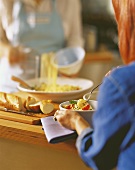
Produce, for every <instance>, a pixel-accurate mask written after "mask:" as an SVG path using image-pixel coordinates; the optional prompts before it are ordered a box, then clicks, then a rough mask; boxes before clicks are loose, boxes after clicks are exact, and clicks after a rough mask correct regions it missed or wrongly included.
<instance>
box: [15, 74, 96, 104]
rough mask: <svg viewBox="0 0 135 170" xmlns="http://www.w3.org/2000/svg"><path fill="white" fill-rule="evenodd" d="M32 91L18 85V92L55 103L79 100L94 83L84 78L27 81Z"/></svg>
mask: <svg viewBox="0 0 135 170" xmlns="http://www.w3.org/2000/svg"><path fill="white" fill-rule="evenodd" d="M26 82H27V83H28V84H29V85H30V86H32V89H28V88H26V87H24V86H22V85H20V84H19V85H18V86H17V88H18V90H20V91H22V92H26V93H28V94H29V95H31V96H33V97H36V98H37V99H39V100H43V99H50V100H52V101H53V102H58V103H59V102H63V101H67V100H73V99H79V98H81V97H82V96H83V95H84V94H85V93H87V92H89V91H90V88H91V87H92V86H93V81H91V80H88V79H84V78H66V77H57V79H56V80H55V81H54V79H53V80H51V79H49V80H48V79H45V78H36V79H30V80H27V81H26Z"/></svg>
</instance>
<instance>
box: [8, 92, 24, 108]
mask: <svg viewBox="0 0 135 170" xmlns="http://www.w3.org/2000/svg"><path fill="white" fill-rule="evenodd" d="M6 100H7V108H8V109H11V110H16V111H22V110H24V107H23V102H22V99H21V97H19V96H16V95H13V94H8V93H7V94H6Z"/></svg>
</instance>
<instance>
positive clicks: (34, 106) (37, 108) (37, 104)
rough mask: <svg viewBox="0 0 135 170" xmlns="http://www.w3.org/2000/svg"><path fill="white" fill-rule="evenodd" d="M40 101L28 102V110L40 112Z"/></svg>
mask: <svg viewBox="0 0 135 170" xmlns="http://www.w3.org/2000/svg"><path fill="white" fill-rule="evenodd" d="M40 103H41V102H40V101H38V102H35V103H33V104H30V105H29V108H30V110H31V111H33V112H41V110H40Z"/></svg>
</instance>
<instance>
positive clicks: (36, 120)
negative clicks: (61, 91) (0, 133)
mask: <svg viewBox="0 0 135 170" xmlns="http://www.w3.org/2000/svg"><path fill="white" fill-rule="evenodd" d="M15 94H16V95H17V96H20V97H22V98H26V97H27V96H28V94H27V93H24V92H17V93H15ZM53 104H54V110H53V112H51V113H49V114H34V115H32V116H26V115H22V114H17V113H12V112H5V111H0V119H5V120H11V121H15V122H22V123H26V124H31V125H39V124H41V122H40V119H41V118H42V117H47V116H52V115H54V113H55V111H56V110H57V109H59V105H58V104H56V103H53Z"/></svg>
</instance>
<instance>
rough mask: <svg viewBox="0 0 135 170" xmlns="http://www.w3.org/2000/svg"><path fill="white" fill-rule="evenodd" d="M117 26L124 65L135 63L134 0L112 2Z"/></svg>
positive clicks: (115, 0) (114, 0) (113, 0)
mask: <svg viewBox="0 0 135 170" xmlns="http://www.w3.org/2000/svg"><path fill="white" fill-rule="evenodd" d="M112 2H113V6H114V11H115V16H116V20H117V24H118V35H119V49H120V53H121V56H122V59H123V61H124V63H125V64H128V63H130V62H132V61H135V0H112Z"/></svg>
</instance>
